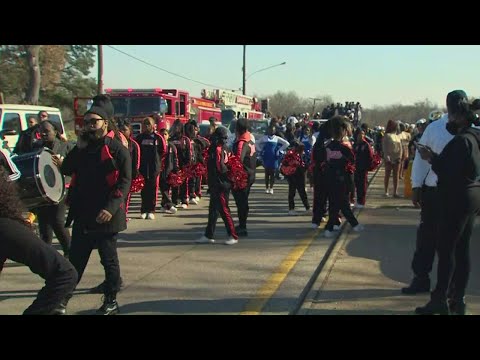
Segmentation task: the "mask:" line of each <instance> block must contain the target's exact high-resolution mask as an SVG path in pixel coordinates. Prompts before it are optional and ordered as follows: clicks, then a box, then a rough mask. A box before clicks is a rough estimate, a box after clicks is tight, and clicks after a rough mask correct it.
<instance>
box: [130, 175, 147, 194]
mask: <svg viewBox="0 0 480 360" xmlns="http://www.w3.org/2000/svg"><path fill="white" fill-rule="evenodd" d="M144 186H145V179H144V178H143V176H142V174H139V175H138V176H137V177H136V178H135V179H133V180H132V184H131V185H130V192H132V193H137V192H139V191H141V190H142V189H143V187H144Z"/></svg>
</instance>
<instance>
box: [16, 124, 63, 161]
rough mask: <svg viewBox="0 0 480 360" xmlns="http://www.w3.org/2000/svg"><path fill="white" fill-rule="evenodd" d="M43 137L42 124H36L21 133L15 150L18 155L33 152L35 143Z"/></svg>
mask: <svg viewBox="0 0 480 360" xmlns="http://www.w3.org/2000/svg"><path fill="white" fill-rule="evenodd" d="M56 128H57V127H56ZM57 130H58V129H57ZM60 133H61V131H60ZM41 139H42V136H41V134H40V124H35V125H33V126H32V127H31V128H28V129H26V130H24V131H22V132H21V133H20V135H19V137H18V141H17V144H16V145H15V149H14V150H13V152H14V153H15V154H18V155H20V154H25V153H29V152H32V151H33V150H34V148H35V143H36V142H38V141H40V140H41Z"/></svg>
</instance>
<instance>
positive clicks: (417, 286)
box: [402, 276, 430, 295]
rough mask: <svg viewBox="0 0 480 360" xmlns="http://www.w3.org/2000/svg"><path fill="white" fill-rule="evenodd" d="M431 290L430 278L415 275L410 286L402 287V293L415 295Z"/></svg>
mask: <svg viewBox="0 0 480 360" xmlns="http://www.w3.org/2000/svg"><path fill="white" fill-rule="evenodd" d="M427 292H430V278H428V277H426V278H419V277H416V276H415V277H414V278H413V280H412V283H411V284H410V285H409V286H408V287H404V288H403V289H402V294H405V295H415V294H420V293H427Z"/></svg>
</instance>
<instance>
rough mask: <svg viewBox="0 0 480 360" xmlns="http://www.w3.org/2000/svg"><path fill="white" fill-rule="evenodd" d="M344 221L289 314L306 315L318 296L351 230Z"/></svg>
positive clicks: (358, 212)
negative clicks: (346, 228)
mask: <svg viewBox="0 0 480 360" xmlns="http://www.w3.org/2000/svg"><path fill="white" fill-rule="evenodd" d="M382 167H383V162H382V164H381V165H380V166H379V167H378V169H377V170H375V173H374V174H373V175H372V177H371V178H370V180H369V182H368V186H367V189H368V188H369V187H370V184H371V183H372V182H373V180H375V178H376V177H377V175H378V172H379V171H380V169H381V168H382ZM362 210H363V209H357V210H356V211H354V214H355V217H358V215H359V214H360V213H361V212H362ZM346 223H347V221H344V222H343V223H342V226H341V228H340V230H339V233H338V235H337V236H336V237H335V239H333V240H332V243H331V244H330V246H329V247H328V249H327V251H326V252H325V255H324V256H323V257H322V260H321V261H320V264H318V267H317V268H316V269H315V271H314V273H313V274H312V277H311V278H310V280H309V281H308V282H307V285H306V286H305V289H304V290H303V291H302V294H301V295H300V297H299V301H298V304H297V306H296V307H295V309H294V310H293V311H292V312H290V314H289V315H308V312H309V310H310V308H311V307H312V304H313V302H314V301H315V300H316V299H317V298H318V295H319V293H320V292H321V290H322V289H323V287H324V285H325V284H326V282H327V280H328V278H329V276H330V273H331V272H332V270H333V266H334V265H335V262H336V261H337V259H338V256H339V254H340V250H341V249H342V248H343V247H344V245H345V243H346V241H347V238H348V235H349V234H350V232H351V228H350V229H349V230H348V231H345V227H346ZM318 236H322V232H321V233H319V235H318Z"/></svg>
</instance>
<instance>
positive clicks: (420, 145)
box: [414, 142, 428, 149]
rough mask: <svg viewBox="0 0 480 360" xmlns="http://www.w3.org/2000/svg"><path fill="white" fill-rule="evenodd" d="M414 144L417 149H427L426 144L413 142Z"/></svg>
mask: <svg viewBox="0 0 480 360" xmlns="http://www.w3.org/2000/svg"><path fill="white" fill-rule="evenodd" d="M414 144H415V147H416V148H417V149H428V146H426V145H423V144H420V143H418V142H414Z"/></svg>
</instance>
